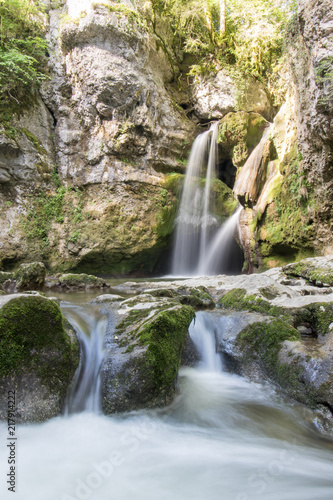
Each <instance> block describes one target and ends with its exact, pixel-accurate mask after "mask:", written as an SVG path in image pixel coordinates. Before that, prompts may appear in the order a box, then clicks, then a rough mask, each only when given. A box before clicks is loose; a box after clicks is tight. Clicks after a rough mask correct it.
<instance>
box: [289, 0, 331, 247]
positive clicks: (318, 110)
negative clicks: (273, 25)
mask: <svg viewBox="0 0 333 500" xmlns="http://www.w3.org/2000/svg"><path fill="white" fill-rule="evenodd" d="M332 35H333V9H332V2H330V0H298V22H297V26H295V31H294V34H293V36H292V37H291V42H290V50H291V61H292V67H293V73H294V78H295V84H296V89H297V114H296V116H297V132H298V146H299V150H300V152H301V154H302V158H303V159H302V168H303V171H304V175H306V177H307V178H308V180H309V182H310V183H311V185H313V186H314V188H315V191H316V200H317V203H316V205H315V207H313V208H312V217H313V220H314V225H315V231H316V233H317V237H316V240H315V248H316V250H317V251H319V252H322V253H326V254H328V253H331V252H332V243H333V240H332V228H331V220H332V200H333V183H332V168H333V148H332V143H333V132H332V120H333V77H332V61H333V36H332Z"/></svg>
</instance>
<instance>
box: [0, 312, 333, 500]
mask: <svg viewBox="0 0 333 500" xmlns="http://www.w3.org/2000/svg"><path fill="white" fill-rule="evenodd" d="M80 314H81V313H80ZM97 320H98V318H97ZM216 325H218V322H214V321H213V320H212V316H210V315H209V314H207V313H202V312H199V313H197V319H196V322H195V324H194V325H192V326H191V329H190V330H191V337H192V339H193V340H194V341H195V343H196V345H197V347H198V349H199V350H200V352H201V354H202V362H201V363H200V366H199V368H198V369H194V368H183V369H181V370H180V376H179V382H180V395H179V397H178V398H177V399H176V400H175V402H174V404H173V405H172V406H170V407H169V408H166V409H163V410H157V411H147V412H137V413H132V414H125V415H119V416H113V417H106V416H103V415H100V414H96V413H91V412H88V411H85V412H83V413H76V414H72V415H69V416H67V417H58V418H55V419H52V420H51V421H49V422H46V423H44V424H39V425H21V426H18V429H17V436H18V447H17V450H18V456H17V457H18V469H17V491H16V493H15V494H13V493H11V492H8V491H7V489H6V483H5V481H6V477H5V473H6V471H7V465H6V460H7V451H6V446H5V436H6V435H7V426H6V424H4V423H2V424H1V426H0V437H1V440H0V442H1V447H0V464H1V468H0V481H1V482H0V495H1V498H2V499H5V500H7V499H12V498H15V499H16V500H73V499H76V500H110V499H112V500H113V499H114V500H132V499H135V500H156V499H161V500H204V499H205V500H295V499H296V500H326V499H327V500H331V499H332V491H333V478H332V470H333V469H332V466H333V446H332V443H331V442H329V441H327V440H326V441H325V440H324V439H322V440H320V439H319V438H318V435H317V434H316V433H314V432H313V431H311V429H310V428H309V427H308V425H307V424H306V422H305V420H304V416H303V414H302V412H301V411H300V410H299V409H298V406H295V407H290V406H286V405H285V403H284V402H283V400H282V399H281V398H280V397H278V396H277V395H276V394H275V393H274V391H273V390H272V389H270V388H269V387H268V386H266V385H260V384H254V383H249V382H248V381H246V380H245V379H244V378H242V377H239V376H237V375H231V374H228V373H225V372H223V371H221V370H222V368H223V363H222V360H221V358H220V355H219V354H216V348H215V333H214V328H217V327H218V326H216ZM219 363H220V364H219Z"/></svg>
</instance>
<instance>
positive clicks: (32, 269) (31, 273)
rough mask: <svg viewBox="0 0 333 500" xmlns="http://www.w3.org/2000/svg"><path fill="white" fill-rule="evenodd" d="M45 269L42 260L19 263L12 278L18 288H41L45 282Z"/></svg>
mask: <svg viewBox="0 0 333 500" xmlns="http://www.w3.org/2000/svg"><path fill="white" fill-rule="evenodd" d="M45 275H46V269H45V266H44V264H43V263H42V262H31V263H30V264H21V265H20V267H19V268H18V270H17V271H16V272H15V273H14V279H15V281H16V286H17V289H18V290H27V289H29V288H30V289H31V288H41V287H43V285H44V282H45Z"/></svg>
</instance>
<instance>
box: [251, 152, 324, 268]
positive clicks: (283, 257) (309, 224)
mask: <svg viewBox="0 0 333 500" xmlns="http://www.w3.org/2000/svg"><path fill="white" fill-rule="evenodd" d="M301 161H302V157H301V156H300V154H299V153H298V150H297V144H296V143H295V145H294V146H293V147H292V148H291V151H290V153H289V154H288V155H286V156H285V158H284V160H283V162H282V163H281V164H280V167H279V168H280V172H281V174H283V175H281V176H279V177H277V181H276V183H274V186H273V187H272V190H273V192H271V193H270V196H269V202H270V204H269V206H268V207H267V209H266V211H265V213H264V214H263V216H262V217H261V218H260V220H259V221H258V224H257V235H258V245H259V250H260V253H261V255H262V257H263V263H264V265H263V269H267V268H270V267H273V266H274V265H283V264H286V263H288V262H293V261H295V260H296V259H300V258H302V257H304V254H306V255H307V256H311V255H312V254H313V252H314V239H315V232H314V226H313V220H312V219H311V216H310V213H311V210H309V207H311V206H312V205H313V203H314V193H313V190H312V187H311V186H310V184H309V183H308V181H307V179H306V176H305V175H304V173H303V172H302V167H301Z"/></svg>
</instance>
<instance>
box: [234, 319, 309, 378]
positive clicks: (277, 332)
mask: <svg viewBox="0 0 333 500" xmlns="http://www.w3.org/2000/svg"><path fill="white" fill-rule="evenodd" d="M300 339H301V336H300V334H299V333H298V331H297V330H296V329H295V328H293V327H292V326H290V325H288V324H287V323H286V322H285V321H283V320H281V319H276V320H274V321H272V322H270V323H253V324H252V325H249V326H248V327H246V328H245V329H244V330H243V331H242V332H241V333H240V334H239V335H238V337H237V341H236V344H237V346H238V347H239V348H240V349H241V351H242V352H243V355H244V356H245V357H246V356H253V353H256V354H257V356H258V357H259V358H260V362H261V363H263V365H264V368H265V371H266V373H267V374H268V375H270V376H273V377H275V378H278V379H279V378H280V376H281V374H280V364H279V360H278V355H279V351H280V349H281V347H282V343H283V342H284V341H285V340H290V341H295V340H300Z"/></svg>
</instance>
